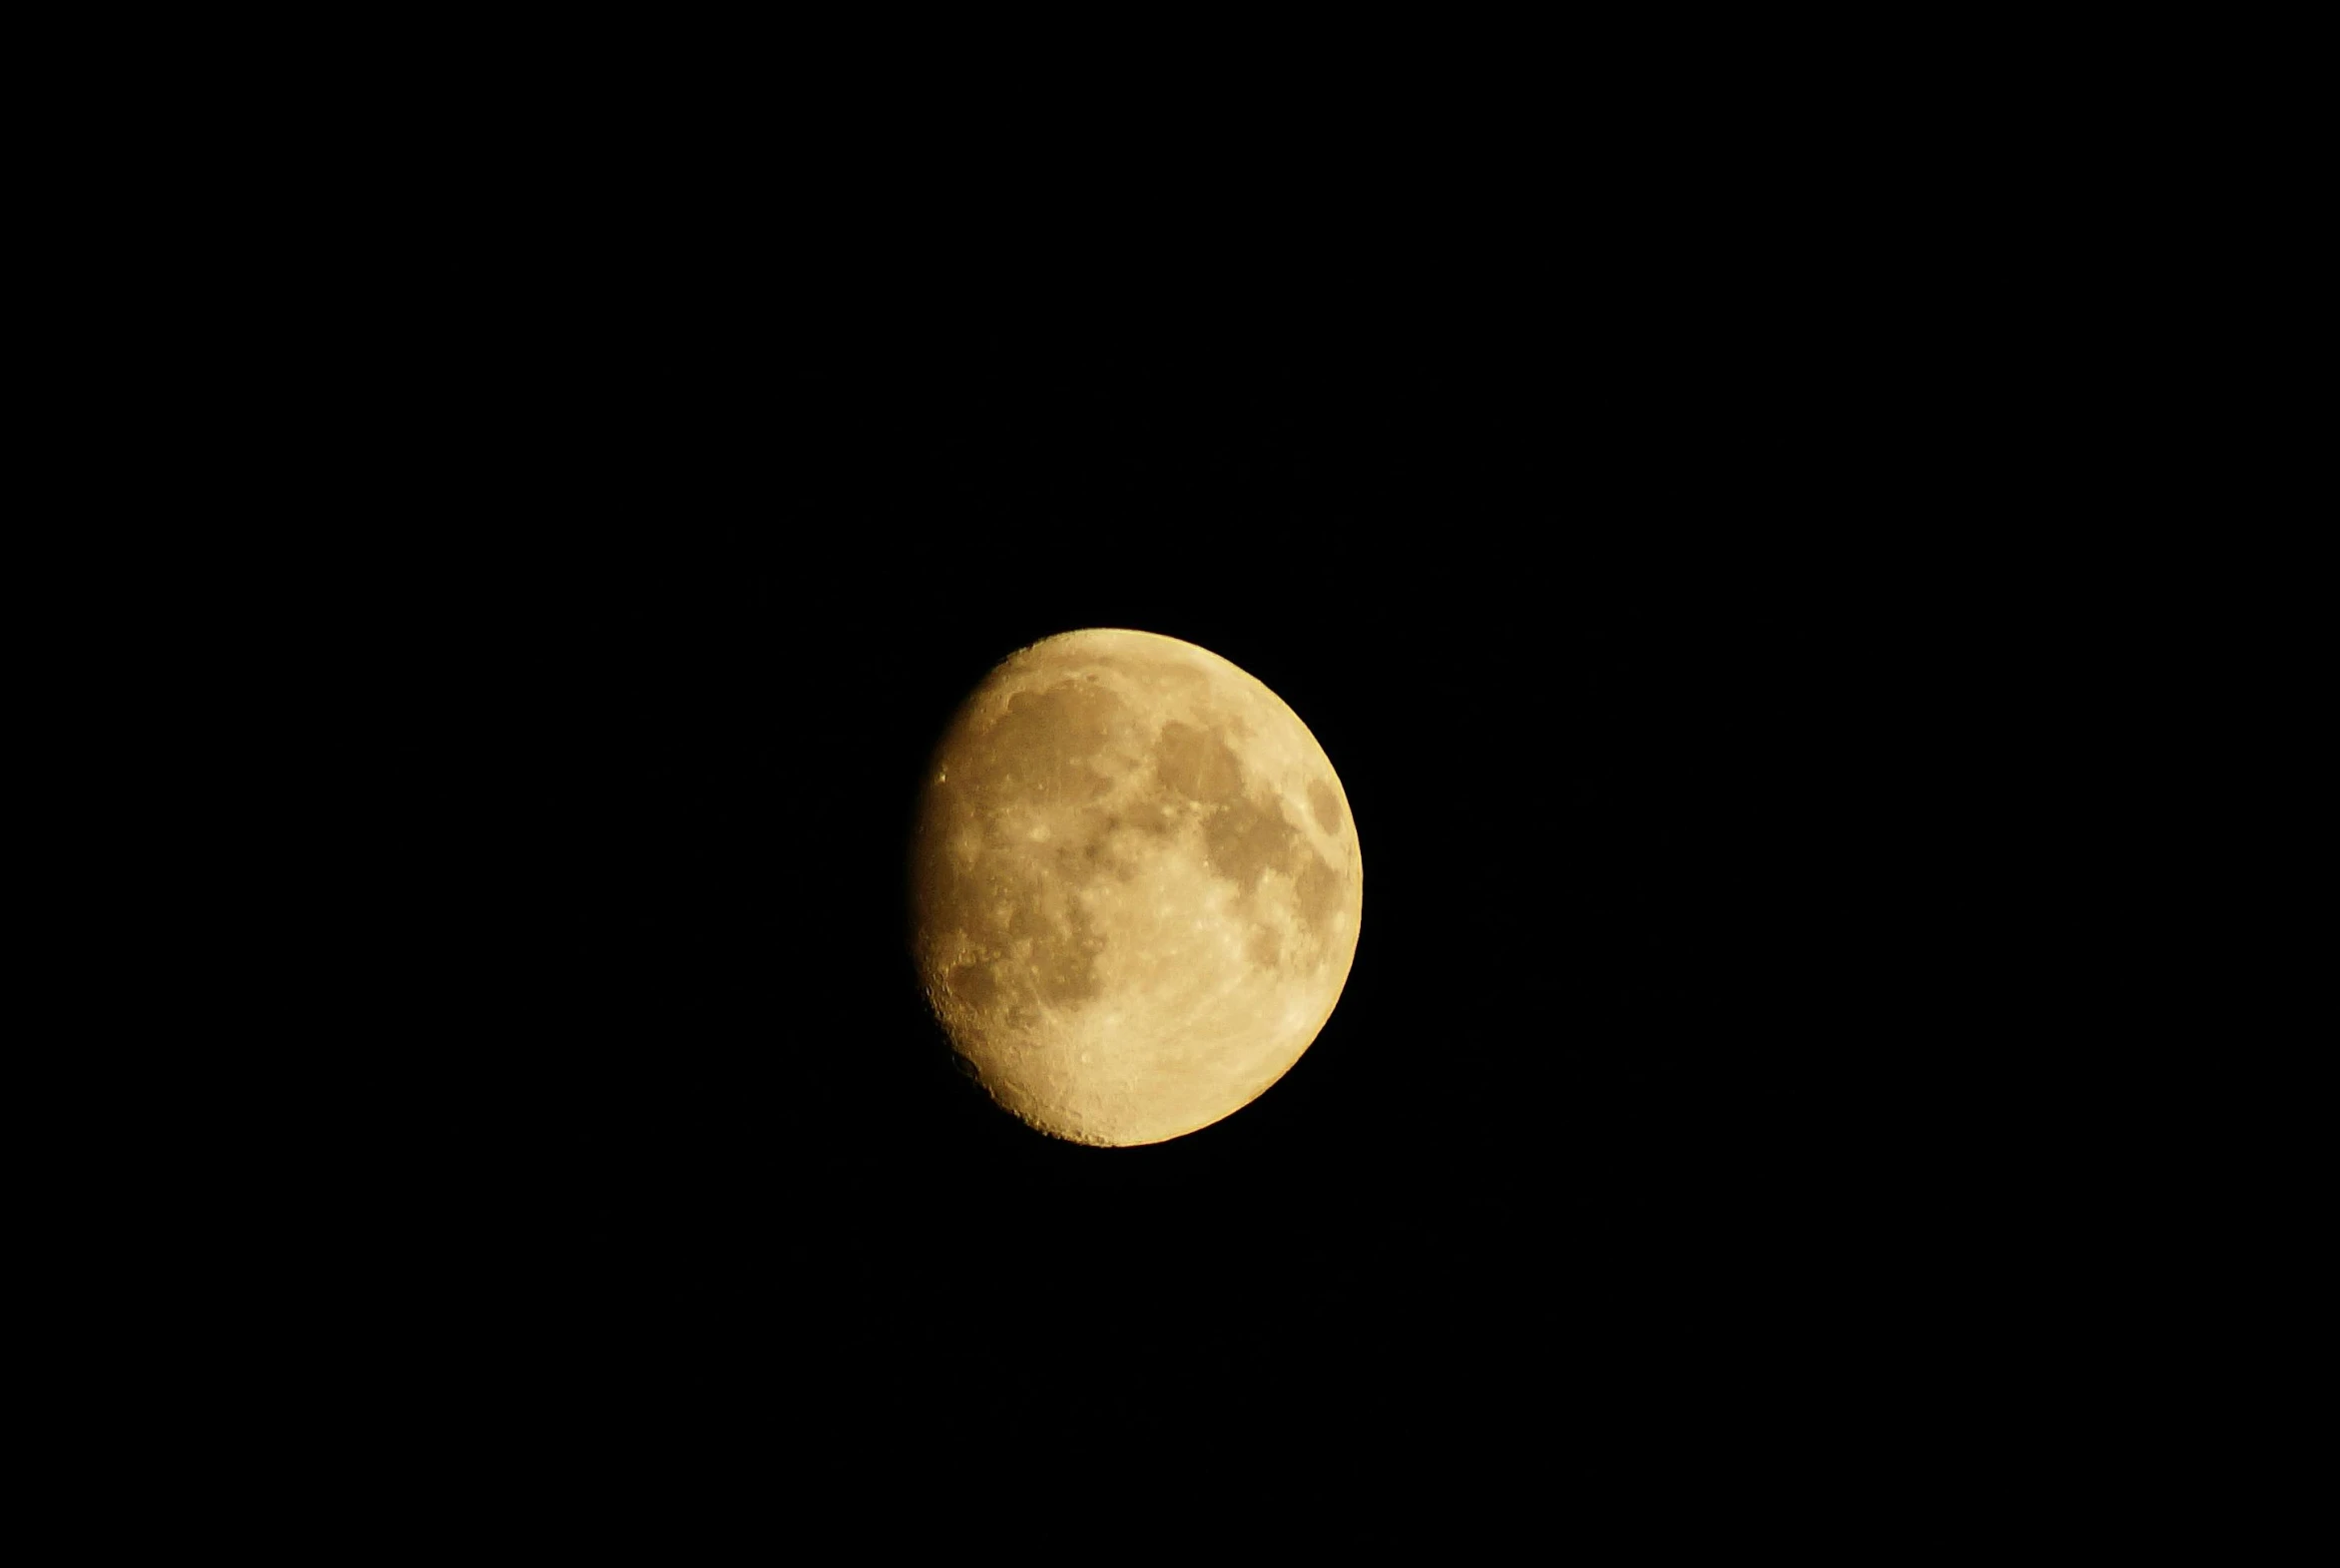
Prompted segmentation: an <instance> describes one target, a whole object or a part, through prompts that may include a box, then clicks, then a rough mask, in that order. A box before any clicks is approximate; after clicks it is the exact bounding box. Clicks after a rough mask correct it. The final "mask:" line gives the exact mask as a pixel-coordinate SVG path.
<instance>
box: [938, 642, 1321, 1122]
mask: <svg viewBox="0 0 2340 1568" xmlns="http://www.w3.org/2000/svg"><path fill="white" fill-rule="evenodd" d="M1363 907H1364V875H1363V864H1362V861H1361V860H1360V858H1359V855H1358V845H1357V830H1356V825H1355V823H1354V822H1352V821H1351V819H1350V815H1349V798H1348V796H1347V795H1346V794H1345V793H1343V792H1342V789H1341V781H1340V779H1339V777H1338V776H1336V775H1335V774H1334V772H1333V765H1332V763H1331V761H1330V760H1329V759H1327V758H1326V756H1325V754H1324V749H1323V748H1321V747H1320V746H1318V745H1317V742H1316V737H1314V736H1312V735H1310V734H1309V732H1308V727H1307V726H1306V725H1304V724H1302V723H1301V722H1300V718H1299V716H1298V715H1296V714H1294V713H1293V712H1292V710H1291V709H1290V708H1288V707H1286V706H1285V705H1284V702H1283V700H1282V699H1280V698H1278V697H1277V696H1276V694H1275V693H1273V692H1271V691H1269V690H1268V689H1267V688H1266V687H1265V686H1263V685H1261V684H1260V683H1259V682H1258V681H1257V680H1255V679H1253V678H1252V677H1251V676H1249V675H1247V674H1245V673H1244V672H1243V671H1241V670H1239V669H1237V668H1236V667H1235V666H1234V665H1232V664H1229V663H1228V662H1227V661H1226V660H1224V659H1222V658H1220V657H1219V656H1218V655H1217V654H1214V653H1211V652H1209V651H1207V650H1205V649H1201V648H1197V647H1195V646H1194V645H1193V644H1191V643H1182V642H1179V641H1177V640H1176V639H1174V638H1168V637H1159V636H1155V635H1154V634H1152V633H1149V632H1128V631H1082V632H1067V633H1065V634H1064V635H1062V636H1060V637H1051V638H1048V639H1046V640H1045V641H1043V642H1039V643H1036V644H1034V645H1033V646H1031V647H1029V648H1026V649H1023V650H1022V651H1020V652H1018V653H1016V654H1013V655H1010V656H1009V657H1008V658H1007V659H1006V660H1005V661H1003V662H1002V663H1001V664H1000V665H999V667H998V668H997V669H995V670H993V671H992V672H991V673H990V674H989V675H988V676H986V677H985V678H984V679H983V681H982V683H981V684H980V685H979V686H977V687H976V688H975V690H974V692H973V693H972V694H970V695H969V696H968V698H967V700H966V701H965V702H964V703H963V704H962V705H960V707H959V710H958V713H957V714H956V716H955V717H954V718H953V719H952V721H951V723H950V727H949V729H948V730H947V732H946V733H945V734H944V736H943V739H942V742H941V745H940V746H939V747H937V748H936V750H935V754H934V760H933V763H932V765H931V766H930V767H929V768H928V769H927V771H926V780H925V785H924V788H923V791H922V794H921V798H920V801H919V806H918V817H917V828H916V834H915V837H914V840H913V843H912V848H911V946H912V951H913V955H914V956H915V958H916V960H917V966H918V975H919V978H920V980H921V981H922V983H923V984H924V986H925V988H926V997H927V1000H928V1002H929V1003H930V1004H931V1005H932V1007H933V1009H934V1016H935V1017H936V1018H937V1019H938V1020H940V1022H941V1024H942V1027H943V1029H944V1031H945V1032H946V1033H948V1035H949V1036H950V1040H951V1043H952V1045H953V1046H954V1047H955V1048H956V1049H957V1051H958V1054H959V1056H960V1058H961V1059H962V1060H963V1061H965V1062H966V1064H967V1065H968V1066H969V1067H970V1068H971V1069H972V1070H973V1072H974V1074H975V1076H976V1078H977V1079H978V1080H979V1081H980V1082H981V1084H982V1085H983V1087H984V1089H985V1090H987V1091H988V1092H989V1093H990V1095H991V1098H992V1099H993V1100H995V1101H997V1102H998V1103H999V1104H1000V1105H1001V1106H1003V1107H1005V1108H1006V1109H1007V1110H1009V1111H1012V1112H1013V1113H1014V1114H1015V1115H1017V1116H1019V1117H1021V1118H1022V1119H1023V1120H1024V1121H1025V1122H1026V1123H1028V1124H1029V1125H1030V1126H1032V1127H1035V1128H1038V1129H1039V1130H1040V1131H1041V1132H1044V1133H1048V1134H1051V1135H1053V1136H1055V1137H1058V1138H1065V1139H1070V1140H1072V1141H1074V1142H1077V1143H1086V1144H1106V1145H1130V1144H1150V1143H1160V1142H1162V1141H1163V1140H1165V1139H1170V1138H1177V1137H1180V1136H1182V1135H1184V1134H1186V1133H1191V1132H1193V1131H1195V1130H1196V1129H1197V1128H1201V1127H1207V1126H1209V1125H1210V1124H1211V1123H1213V1122H1216V1121H1218V1120H1220V1119H1221V1118H1222V1117H1225V1116H1228V1115H1230V1114H1232V1113H1234V1112H1236V1111H1238V1110H1241V1109H1242V1108H1243V1107H1244V1106H1246V1105H1249V1104H1250V1103H1251V1102H1252V1101H1253V1100H1255V1099H1257V1098H1259V1096H1260V1095H1261V1094H1263V1093H1265V1092H1266V1090H1267V1089H1268V1087H1269V1085H1271V1084H1273V1083H1274V1082H1275V1081H1276V1080H1277V1079H1279V1078H1281V1077H1283V1076H1284V1074H1285V1073H1286V1072H1287V1071H1289V1070H1290V1069H1291V1067H1292V1064H1293V1063H1294V1062H1296V1061H1298V1060H1299V1059H1300V1055H1301V1053H1302V1052H1303V1051H1305V1050H1307V1049H1308V1047H1309V1044H1310V1042H1312V1041H1314V1040H1315V1039H1316V1037H1317V1032H1318V1031H1319V1030H1321V1029H1322V1028H1323V1027H1324V1026H1325V1020H1326V1019H1328V1018H1330V1017H1331V1016H1332V1014H1333V1007H1334V1004H1335V1003H1336V1002H1338V1001H1339V1000H1340V997H1341V988H1342V986H1343V985H1344V984H1346V983H1347V981H1348V979H1349V966H1350V963H1351V961H1352V959H1354V958H1355V956H1356V953H1357V931H1358V922H1359V919H1360V917H1361V914H1362V912H1363Z"/></svg>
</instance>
